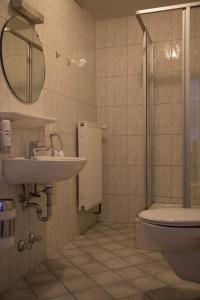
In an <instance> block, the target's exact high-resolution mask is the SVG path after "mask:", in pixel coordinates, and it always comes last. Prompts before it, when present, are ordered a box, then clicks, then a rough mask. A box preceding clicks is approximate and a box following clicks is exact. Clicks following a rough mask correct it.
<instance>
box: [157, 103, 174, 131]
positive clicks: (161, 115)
mask: <svg viewBox="0 0 200 300" xmlns="http://www.w3.org/2000/svg"><path fill="white" fill-rule="evenodd" d="M171 122H172V120H171V105H170V104H159V105H156V106H155V133H156V134H171V127H172V125H171Z"/></svg>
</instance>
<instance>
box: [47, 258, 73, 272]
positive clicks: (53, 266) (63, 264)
mask: <svg viewBox="0 0 200 300" xmlns="http://www.w3.org/2000/svg"><path fill="white" fill-rule="evenodd" d="M45 264H46V266H47V267H48V268H49V269H50V270H59V269H65V268H67V267H71V266H73V265H72V263H71V262H70V261H68V260H67V259H65V258H63V259H58V260H47V261H45Z"/></svg>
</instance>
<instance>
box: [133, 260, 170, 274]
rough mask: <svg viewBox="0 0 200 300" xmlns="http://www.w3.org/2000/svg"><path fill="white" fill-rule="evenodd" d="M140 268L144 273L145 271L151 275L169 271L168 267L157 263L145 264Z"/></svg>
mask: <svg viewBox="0 0 200 300" xmlns="http://www.w3.org/2000/svg"><path fill="white" fill-rule="evenodd" d="M139 268H140V269H141V270H143V271H145V272H146V273H149V274H154V275H155V274H159V273H162V272H165V271H167V270H168V269H167V268H166V267H164V266H163V265H161V264H159V263H157V262H153V263H150V264H144V265H140V266H139Z"/></svg>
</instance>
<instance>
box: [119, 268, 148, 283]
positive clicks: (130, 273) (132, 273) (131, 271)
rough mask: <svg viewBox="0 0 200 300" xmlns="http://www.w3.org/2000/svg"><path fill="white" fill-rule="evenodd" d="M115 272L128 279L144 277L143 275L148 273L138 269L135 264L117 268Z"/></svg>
mask: <svg viewBox="0 0 200 300" xmlns="http://www.w3.org/2000/svg"><path fill="white" fill-rule="evenodd" d="M115 272H116V273H117V274H118V275H119V276H121V277H122V278H124V279H126V280H128V279H132V278H139V277H143V276H145V275H146V273H145V272H143V271H141V270H140V269H138V268H137V267H135V266H132V267H128V268H124V269H120V270H116V271H115Z"/></svg>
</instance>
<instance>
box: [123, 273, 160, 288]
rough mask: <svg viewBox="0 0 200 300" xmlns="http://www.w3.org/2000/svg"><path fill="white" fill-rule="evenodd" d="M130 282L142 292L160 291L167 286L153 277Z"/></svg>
mask: <svg viewBox="0 0 200 300" xmlns="http://www.w3.org/2000/svg"><path fill="white" fill-rule="evenodd" d="M128 282H129V283H130V284H133V285H134V286H135V287H136V288H138V289H140V290H141V291H149V290H153V289H159V288H162V287H164V286H165V285H164V284H163V283H162V282H160V281H158V280H156V279H155V278H153V277H151V276H145V277H140V278H136V279H130V280H128Z"/></svg>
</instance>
